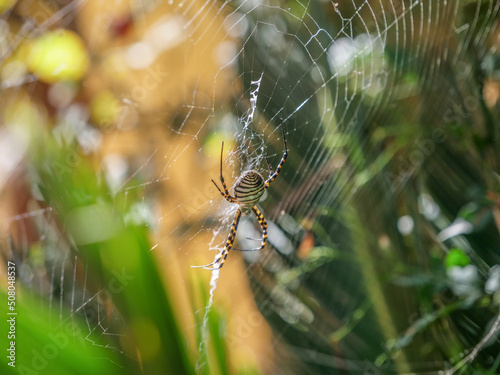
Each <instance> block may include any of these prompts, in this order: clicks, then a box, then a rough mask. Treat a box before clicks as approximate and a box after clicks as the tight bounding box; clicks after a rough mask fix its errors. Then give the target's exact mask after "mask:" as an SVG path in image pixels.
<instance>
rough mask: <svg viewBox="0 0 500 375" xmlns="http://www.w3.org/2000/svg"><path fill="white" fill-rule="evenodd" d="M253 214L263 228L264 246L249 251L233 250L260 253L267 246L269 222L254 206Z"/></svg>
mask: <svg viewBox="0 0 500 375" xmlns="http://www.w3.org/2000/svg"><path fill="white" fill-rule="evenodd" d="M252 212H253V213H254V214H255V216H256V217H257V220H258V221H259V224H260V226H261V227H262V244H261V245H260V246H259V247H256V248H254V249H248V250H245V249H233V250H237V251H259V250H262V249H263V248H264V247H265V246H266V242H267V221H266V219H265V218H264V215H262V213H261V212H260V211H259V209H258V208H257V206H253V208H252Z"/></svg>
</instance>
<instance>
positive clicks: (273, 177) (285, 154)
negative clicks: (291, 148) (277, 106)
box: [264, 123, 288, 190]
mask: <svg viewBox="0 0 500 375" xmlns="http://www.w3.org/2000/svg"><path fill="white" fill-rule="evenodd" d="M281 131H282V132H283V143H284V144H285V152H284V153H283V157H282V158H281V161H280V163H279V164H278V167H277V168H276V171H275V172H274V173H271V174H270V175H269V178H268V179H267V180H266V182H264V190H266V189H267V188H268V187H269V185H271V182H273V181H274V179H275V178H276V177H278V174H279V173H280V170H281V167H283V164H285V160H286V157H287V156H288V146H287V144H286V135H285V126H284V125H283V123H281ZM268 164H269V163H268ZM269 169H271V168H269Z"/></svg>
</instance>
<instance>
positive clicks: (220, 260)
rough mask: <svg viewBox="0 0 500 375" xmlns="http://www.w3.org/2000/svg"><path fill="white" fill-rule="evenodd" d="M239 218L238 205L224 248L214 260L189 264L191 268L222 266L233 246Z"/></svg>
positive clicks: (217, 267)
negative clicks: (198, 264)
mask: <svg viewBox="0 0 500 375" xmlns="http://www.w3.org/2000/svg"><path fill="white" fill-rule="evenodd" d="M240 218H241V209H240V208H239V207H238V211H236V215H235V216H234V220H233V225H231V230H230V232H229V236H228V237H227V240H226V245H225V246H224V249H223V250H222V251H221V252H220V254H219V255H217V258H216V259H215V261H214V262H212V263H210V264H205V265H204V266H191V268H204V269H206V270H209V271H213V270H218V269H220V268H222V266H223V265H224V262H225V261H226V258H227V255H228V254H229V251H230V250H231V248H232V247H233V244H234V238H235V237H236V230H237V229H238V223H239V222H240Z"/></svg>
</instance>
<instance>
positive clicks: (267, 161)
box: [264, 155, 273, 175]
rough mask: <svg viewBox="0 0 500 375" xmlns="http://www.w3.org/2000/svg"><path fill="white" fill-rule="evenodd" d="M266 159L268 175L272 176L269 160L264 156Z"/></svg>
mask: <svg viewBox="0 0 500 375" xmlns="http://www.w3.org/2000/svg"><path fill="white" fill-rule="evenodd" d="M264 157H265V159H266V163H267V166H268V167H269V174H270V175H271V174H273V168H272V167H271V164H269V160H268V159H267V155H266V156H264Z"/></svg>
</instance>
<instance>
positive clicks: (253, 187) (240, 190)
mask: <svg viewBox="0 0 500 375" xmlns="http://www.w3.org/2000/svg"><path fill="white" fill-rule="evenodd" d="M281 129H282V132H283V143H284V144H285V152H284V153H283V157H282V158H281V161H280V163H279V164H278V167H277V168H276V171H274V172H273V170H272V168H271V165H270V164H269V161H268V160H267V157H266V162H267V166H268V167H269V177H268V178H267V180H264V178H263V177H262V175H261V174H260V173H259V172H257V171H256V170H251V171H247V172H244V173H243V174H242V175H241V176H240V177H239V178H238V180H237V181H236V183H235V184H234V187H233V191H234V197H233V196H231V195H230V194H229V191H228V189H227V186H226V182H225V181H224V176H223V175H222V152H223V151H224V142H222V147H221V151H220V182H221V184H222V187H223V189H224V191H222V190H221V189H220V188H219V186H218V185H217V183H216V182H215V181H214V180H212V182H213V183H214V185H215V187H216V188H217V190H219V192H220V193H221V195H222V196H223V197H224V198H225V199H226V200H227V201H228V202H230V203H237V204H238V205H239V207H238V210H237V211H236V215H235V217H234V220H233V224H232V225H231V231H230V232H229V236H228V238H227V241H226V245H225V246H224V249H223V250H222V252H221V253H220V254H219V255H218V256H217V258H216V259H215V261H214V262H212V263H210V264H206V265H204V266H192V267H193V268H204V269H206V270H217V269H219V268H222V266H223V265H224V262H225V261H226V258H227V255H228V254H229V251H230V250H231V249H232V247H233V243H234V238H235V237H236V230H237V229H238V223H239V221H240V218H241V215H242V213H245V214H246V213H249V212H250V211H252V212H253V213H254V214H255V216H256V217H257V220H258V221H259V224H260V226H261V227H262V243H261V245H260V246H259V247H256V248H255V249H248V250H241V249H234V250H239V251H259V250H262V249H263V248H264V246H266V242H267V221H266V219H265V218H264V216H263V215H262V213H261V212H260V211H259V209H258V208H257V203H258V202H259V200H260V198H261V197H262V195H263V194H264V191H266V189H267V188H268V187H269V186H270V185H271V182H273V181H274V179H275V178H276V177H278V174H279V173H280V170H281V167H282V166H283V164H285V160H286V157H287V156H288V149H287V145H286V137H285V129H284V127H283V124H282V125H281Z"/></svg>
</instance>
